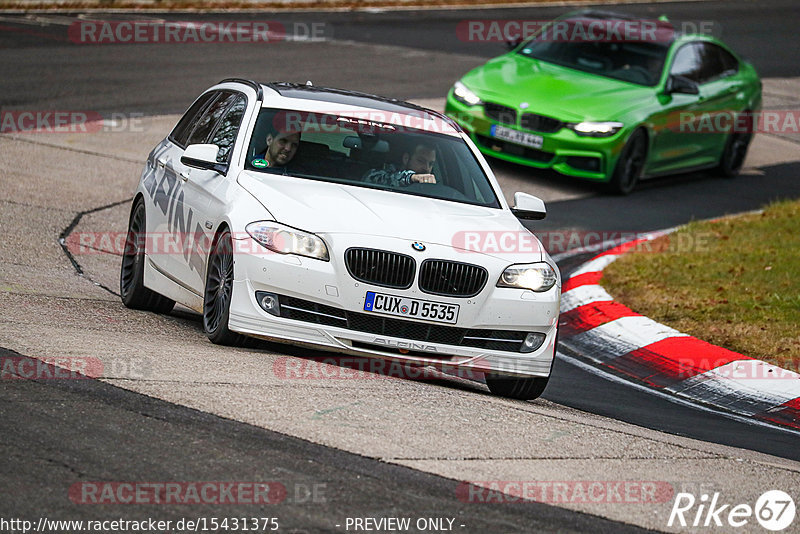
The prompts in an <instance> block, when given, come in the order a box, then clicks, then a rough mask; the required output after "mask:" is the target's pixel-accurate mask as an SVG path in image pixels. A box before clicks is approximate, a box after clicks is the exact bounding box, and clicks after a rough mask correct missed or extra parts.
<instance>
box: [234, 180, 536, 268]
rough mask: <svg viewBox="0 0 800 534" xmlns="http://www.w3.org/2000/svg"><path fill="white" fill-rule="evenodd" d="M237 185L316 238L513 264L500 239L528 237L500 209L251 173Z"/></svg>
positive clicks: (279, 217)
mask: <svg viewBox="0 0 800 534" xmlns="http://www.w3.org/2000/svg"><path fill="white" fill-rule="evenodd" d="M238 182H239V184H240V185H241V186H242V187H243V188H244V189H245V190H247V191H248V192H249V193H250V194H251V195H253V196H254V197H255V198H256V199H258V200H259V202H261V203H262V204H263V205H264V207H266V208H267V209H268V210H269V212H270V213H272V215H273V216H274V217H275V220H276V221H278V222H280V223H283V224H286V225H289V226H292V227H294V228H298V229H300V230H306V231H308V232H313V233H315V234H335V233H346V234H360V235H365V236H379V237H388V238H400V239H408V240H409V241H422V242H423V243H428V244H438V245H444V246H454V247H456V248H466V249H467V250H476V249H477V250H480V251H482V252H484V253H486V254H487V255H489V256H495V257H504V259H509V257H510V256H512V255H509V254H508V253H503V254H493V252H495V251H498V250H500V249H499V248H498V247H500V246H502V244H498V240H499V239H501V238H502V236H504V235H506V240H507V243H511V242H512V240H513V239H514V238H515V236H517V235H519V234H520V233H528V230H526V229H525V227H524V226H522V224H521V223H520V222H519V220H517V218H516V217H515V216H514V215H513V214H512V213H511V212H510V211H508V210H503V209H499V208H484V207H480V206H471V205H468V204H461V203H458V202H449V201H445V200H436V199H432V198H425V197H420V196H415V195H407V194H402V193H393V192H391V191H382V190H379V189H370V188H366V187H357V186H349V185H341V184H334V183H328V182H321V181H316V180H308V179H304V178H294V177H291V176H282V175H278V174H269V173H260V172H252V171H244V172H242V173H241V174H240V175H239V178H238ZM508 234H510V237H509V236H508ZM485 245H488V246H485ZM526 245H530V243H529V242H526ZM531 254H534V255H536V254H538V255H539V256H540V258H541V245H540V244H539V242H538V241H536V242H535V244H533V245H532V247H529V248H528V249H527V250H526V251H525V256H526V257H527V259H529V260H530V257H531Z"/></svg>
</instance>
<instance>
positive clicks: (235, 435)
mask: <svg viewBox="0 0 800 534" xmlns="http://www.w3.org/2000/svg"><path fill="white" fill-rule="evenodd" d="M625 10H626V11H629V12H632V13H636V14H642V15H650V16H653V15H658V14H661V13H662V12H667V13H669V14H670V16H671V17H672V18H674V19H682V20H694V21H702V20H709V19H713V20H714V21H715V22H716V23H717V24H718V27H720V28H721V29H722V37H723V38H724V39H725V40H726V42H728V43H729V44H731V45H732V46H733V47H734V48H735V49H737V50H740V51H743V52H744V53H745V55H747V56H748V57H749V58H750V59H751V60H752V61H753V62H754V63H755V65H756V67H757V69H758V70H759V72H760V73H761V74H762V76H772V77H792V76H798V75H800V61H798V52H797V48H796V46H795V38H796V28H795V27H794V26H795V24H796V21H797V20H800V10H799V9H798V6H797V4H796V3H795V2H791V1H771V2H757V3H756V2H745V1H726V2H688V3H675V4H659V5H655V6H644V5H642V6H635V5H632V6H625ZM563 11H564V9H563V8H541V9H537V10H536V11H535V17H536V18H539V17H541V18H549V17H552V16H554V15H557V14H560V13H562V12H563ZM117 16H119V17H120V18H124V15H117ZM530 16H531V15H530V11H529V10H503V11H483V10H481V11H474V12H426V13H416V12H404V13H375V14H356V15H352V14H347V15H345V14H338V13H315V14H293V15H289V14H282V15H275V14H270V15H268V18H269V19H270V20H280V21H283V22H285V23H286V24H287V25H290V24H291V23H293V22H309V21H317V22H324V23H325V24H326V31H327V32H329V33H330V35H331V36H332V37H333V38H334V39H335V40H337V41H347V42H351V43H355V44H353V45H352V51H353V53H354V55H358V54H361V53H363V50H364V48H362V47H365V48H366V49H369V50H372V51H373V53H374V54H375V57H376V58H379V61H375V62H374V63H373V64H369V63H367V62H358V66H355V65H354V61H353V58H351V57H348V56H347V54H346V51H347V50H344V51H343V49H341V48H340V49H339V50H338V51H339V52H340V53H341V55H339V56H338V57H329V56H324V55H323V53H324V47H325V43H296V44H295V43H278V44H275V45H270V46H274V47H275V48H274V50H270V53H269V54H264V53H263V50H262V49H260V48H259V47H258V46H253V45H220V46H210V45H203V46H197V47H193V46H185V47H183V48H178V49H177V50H178V51H179V53H175V52H174V50H175V47H171V48H168V47H162V46H160V45H119V46H103V47H89V46H81V45H74V44H72V43H70V42H69V41H68V40H66V37H65V26H63V25H52V24H43V25H41V26H32V25H30V24H15V23H14V22H13V20H11V18H12V17H9V16H4V17H3V21H2V22H1V23H0V58H2V65H3V71H4V72H3V76H2V78H0V95H2V96H0V105H1V106H2V108H3V109H31V108H41V109H59V108H61V109H91V110H96V111H100V112H123V113H125V112H128V113H129V112H141V113H145V114H153V115H155V114H167V113H181V112H182V111H183V110H184V109H185V107H186V106H187V104H188V103H189V102H190V101H191V100H192V99H193V98H194V96H195V95H196V94H197V93H199V92H200V91H202V90H203V89H204V88H205V87H207V86H208V85H209V84H211V83H213V82H214V81H216V80H218V79H221V78H224V77H228V76H233V75H236V76H245V77H252V78H256V79H259V80H271V79H287V80H292V81H305V79H313V80H314V81H315V82H316V83H317V84H320V85H329V86H340V87H348V88H353V89H358V90H364V91H369V92H376V93H381V94H388V95H392V96H397V97H400V98H434V97H441V95H442V94H443V93H444V92H445V91H446V90H447V89H448V88H449V86H450V85H451V83H452V81H453V80H454V79H456V78H457V77H458V76H459V75H460V74H461V73H463V72H464V71H465V70H466V69H467V68H470V67H471V66H474V65H477V64H479V63H480V62H481V60H482V59H486V58H489V57H492V56H494V55H496V54H497V53H499V52H500V51H502V45H499V44H497V43H483V44H478V43H464V42H461V41H459V40H458V39H457V38H456V37H455V25H456V24H457V22H458V21H461V20H464V19H471V18H479V19H492V18H515V17H530ZM164 18H167V19H169V18H175V19H181V20H186V19H187V18H188V16H181V15H165V16H164ZM191 18H200V19H205V20H253V19H256V18H258V19H259V20H262V19H263V18H264V16H263V15H255V14H252V13H247V14H224V15H203V16H200V17H197V16H192V17H191ZM764 43H770V45H769V46H765V45H764ZM398 47H401V48H402V49H404V50H405V52H404V53H403V55H401V56H399V57H398V56H397V51H398ZM429 51H436V52H440V53H441V52H446V53H450V54H452V60H451V61H447V62H441V61H440V60H437V61H435V62H429V61H428V59H427V56H426V52H429ZM390 60H392V61H391V62H390ZM389 65H390V66H391V68H389ZM492 163H493V165H497V166H498V167H499V168H504V169H508V168H509V167H510V166H509V165H507V164H504V163H502V162H492ZM762 171H763V176H760V177H759V179H758V180H733V181H722V180H719V179H715V178H711V177H709V176H706V175H704V174H702V173H700V174H692V175H687V176H684V177H679V178H669V179H661V180H658V181H656V182H653V183H648V184H645V185H643V186H642V187H641V188H640V189H639V190H637V192H636V193H635V194H634V195H633V196H631V197H628V198H619V197H609V196H604V195H600V194H597V193H596V191H595V190H594V189H593V188H592V186H590V185H587V184H581V183H577V184H576V183H567V184H566V185H565V186H564V187H566V188H567V189H570V190H571V191H572V192H575V191H577V194H576V195H575V197H576V198H572V199H570V200H565V201H561V202H553V203H550V204H549V205H548V208H549V212H550V216H549V217H548V219H547V220H546V221H544V223H543V224H538V225H537V226H536V228H535V229H536V230H537V231H545V230H556V229H563V228H576V229H584V230H594V231H604V230H608V231H628V232H630V231H646V230H654V229H659V228H664V227H669V226H673V225H676V224H681V223H685V222H687V221H689V220H692V219H702V218H708V217H715V216H719V215H724V214H726V213H734V212H739V211H745V210H750V209H756V208H758V207H760V206H762V205H763V204H764V203H766V202H769V201H771V200H774V199H778V198H796V197H798V196H800V185H798V181H797V179H796V176H797V174H798V171H800V165H798V164H795V163H789V164H780V165H774V166H772V167H768V168H764V169H762ZM512 172H519V170H518V169H517V170H516V171H514V170H513V169H512ZM544 174H545V175H544V177H542V178H541V179H542V180H543V181H544V182H545V183H546V184H549V185H553V184H555V185H556V186H560V184H561V183H562V182H563V181H564V178H563V177H558V176H555V175H549V174H547V173H544ZM581 259H585V258H580V257H579V258H573V259H572V260H570V261H569V262H565V263H562V264H561V268H562V272H563V273H564V274H565V275H566V274H568V273H569V271H570V270H571V269H573V268H574V267H575V266H576V264H577V262H578V261H580V260H581ZM278 350H280V349H278ZM287 353H289V354H290V353H291V352H287ZM0 397H2V407H1V408H0V414H2V417H0V428H2V431H1V432H0V436H1V437H0V450H2V454H3V456H4V458H9V459H11V460H12V461H9V462H4V463H3V466H2V467H0V480H2V481H3V484H2V490H0V492H2V493H0V494H2V498H3V500H4V502H6V503H9V506H7V507H6V508H7V509H8V510H9V511H13V512H14V513H15V514H16V515H18V516H29V517H33V516H39V515H42V510H47V511H48V512H50V511H51V512H52V513H53V515H58V513H59V512H63V513H67V512H74V508H72V507H71V506H70V504H69V503H64V502H63V494H57V493H56V491H55V489H54V488H61V487H63V486H64V485H67V486H68V485H69V484H70V483H72V482H74V480H75V479H76V475H77V476H78V478H79V479H86V480H96V479H104V478H111V479H116V480H137V479H138V480H144V479H150V480H169V479H172V480H193V479H194V480H197V479H210V478H213V475H214V474H216V475H217V476H218V477H220V478H224V479H226V480H227V479H238V480H242V479H247V476H248V474H249V473H252V472H253V471H255V470H258V471H259V472H262V473H267V472H270V470H273V471H275V472H277V473H279V474H280V475H281V476H282V477H284V479H285V480H291V481H292V482H293V483H294V484H296V485H297V487H303V485H304V484H312V483H314V482H319V481H325V482H326V483H327V495H326V497H327V499H326V500H325V501H324V502H320V503H317V504H315V505H314V506H307V503H292V502H288V503H285V504H284V505H282V507H281V517H282V518H285V523H286V525H287V528H289V529H291V528H297V529H305V530H307V531H308V532H321V531H325V530H326V529H331V517H333V516H335V515H336V514H338V516H339V517H345V516H370V515H381V514H387V513H392V510H394V511H397V510H403V511H405V512H406V513H407V512H408V511H413V512H414V515H415V516H424V515H431V516H435V515H439V516H452V517H459V518H463V519H464V522H465V523H466V524H469V526H470V529H469V532H473V531H475V532H478V531H485V530H488V529H490V528H491V529H492V530H495V531H504V532H511V531H519V532H524V531H534V530H536V531H538V530H543V531H555V530H559V531H573V532H585V531H588V530H596V531H599V532H622V531H626V529H631V530H634V529H633V527H630V526H629V525H623V524H619V523H614V522H611V521H608V520H605V519H601V518H597V517H594V516H589V515H584V514H579V513H575V512H571V511H566V510H564V509H561V508H557V507H552V506H546V505H538V504H526V505H509V506H503V507H502V508H495V507H492V508H488V507H487V508H484V507H477V509H476V507H469V509H467V508H464V507H463V506H461V504H462V503H459V502H458V501H457V500H455V499H454V498H452V497H450V498H445V497H442V495H448V496H452V495H453V485H454V482H453V481H451V480H447V479H444V478H440V477H437V476H433V475H428V474H425V473H422V472H419V471H415V470H413V469H408V468H405V467H399V466H396V465H389V464H384V463H381V462H376V461H375V460H372V459H368V458H364V457H361V456H358V455H353V454H351V453H347V452H343V451H339V450H336V449H332V448H327V447H322V446H319V445H315V444H312V443H309V442H306V441H303V440H300V439H297V438H292V437H289V436H285V435H283V434H279V433H275V432H270V431H267V430H264V429H261V428H257V427H253V426H249V425H245V424H242V423H237V422H234V421H230V420H226V419H222V418H219V417H216V416H213V415H209V414H205V413H202V412H197V411H195V410H192V409H189V408H184V407H181V406H177V405H174V404H170V403H166V402H163V401H159V400H156V399H153V398H150V397H145V396H142V395H139V394H136V393H132V392H128V391H125V390H121V389H119V388H116V387H113V386H110V385H108V384H104V383H101V382H97V381H93V380H86V381H68V382H67V383H61V382H59V381H19V382H14V383H13V384H9V383H4V384H3V385H2V387H1V388H0ZM544 397H545V398H546V399H548V400H550V401H553V402H555V403H558V404H562V405H566V406H570V407H573V408H577V409H579V410H583V411H587V412H591V413H595V414H599V415H604V416H608V417H611V418H614V419H618V420H622V421H626V422H630V423H633V424H635V425H639V426H642V427H645V428H652V429H655V430H661V431H665V432H668V433H671V434H675V435H679V436H689V437H693V438H696V439H700V440H706V441H711V442H715V443H721V444H725V445H731V446H734V447H741V448H744V449H749V450H753V451H760V452H764V453H767V454H772V455H775V456H780V457H784V458H790V459H794V460H798V459H800V450H799V449H798V448H797V446H796V445H797V436H796V435H794V434H789V433H787V432H783V431H780V430H770V429H765V428H764V427H755V426H753V425H750V424H746V423H743V422H738V421H733V420H731V419H728V418H725V417H722V416H720V415H719V414H714V413H709V412H705V411H700V410H695V409H692V408H688V407H686V406H682V405H677V404H674V403H671V402H668V401H665V400H663V399H660V398H657V397H654V396H652V395H650V394H648V393H645V392H642V391H639V390H634V389H631V388H629V387H627V386H625V385H622V384H620V383H617V382H614V381H609V380H606V379H604V378H602V377H599V376H597V375H595V374H593V373H590V372H587V371H585V370H582V369H580V368H578V367H575V366H573V365H570V364H568V363H566V362H564V361H558V362H557V363H556V367H555V369H554V374H553V378H552V380H551V382H550V385H549V387H548V389H547V391H546V393H545V395H544ZM21 411H24V412H25V416H24V418H22V417H19V415H18V414H19V413H20V412H21ZM15 414H16V416H15ZM101 421H106V422H108V423H107V424H101V423H99V422H101ZM112 422H113V423H112ZM54 443H58V444H64V445H67V446H66V447H55V446H53V444H54ZM187 457H191V458H192V460H193V461H192V462H186V461H184V460H185V458H187ZM198 466H200V467H198ZM276 466H280V467H276ZM46 488H50V489H51V490H52V491H49V490H47V489H46ZM43 489H44V491H43ZM33 495H35V496H36V498H31V497H32V496H33ZM290 500H291V499H290ZM390 503H391V504H390ZM301 504H302V505H301ZM130 511H131V512H132V513H131V515H132V516H135V515H136V514H139V513H141V515H143V516H144V515H147V514H146V512H147V510H138V509H136V510H134V508H131V509H130ZM106 512H107V511H106V510H104V509H103V508H102V507H98V508H91V507H89V508H82V509H81V514H82V516H83V517H85V518H90V517H98V518H104V517H105V516H106V515H107V514H106ZM191 512H192V510H191V507H189V508H181V509H172V508H162V509H161V510H159V514H160V515H164V514H167V515H164V519H168V518H169V517H180V516H187V515H191ZM202 512H203V514H204V515H210V511H209V509H208V508H203V510H202ZM215 512H216V510H215ZM250 512H252V509H248V511H247V513H248V514H249V513H250ZM269 512H270V511H269V510H265V511H264V513H269ZM223 513H224V514H225V515H236V514H235V510H232V509H230V508H227V509H224V510H220V511H219V514H220V515H221V514H223ZM62 515H63V514H62ZM259 515H261V514H259ZM282 521H283V519H282ZM473 528H474V529H475V530H472V529H473ZM282 530H283V529H282Z"/></svg>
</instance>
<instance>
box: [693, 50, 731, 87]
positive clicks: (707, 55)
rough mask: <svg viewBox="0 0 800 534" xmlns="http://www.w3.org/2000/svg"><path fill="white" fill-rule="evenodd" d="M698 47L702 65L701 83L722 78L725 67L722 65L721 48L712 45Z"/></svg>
mask: <svg viewBox="0 0 800 534" xmlns="http://www.w3.org/2000/svg"><path fill="white" fill-rule="evenodd" d="M697 47H698V50H699V52H700V59H701V63H702V69H701V81H700V82H699V83H705V82H710V81H712V80H717V79H719V78H722V76H723V72H724V71H725V67H724V66H723V65H722V56H721V55H720V48H719V47H718V46H716V45H713V44H711V43H699V44H698V45H697Z"/></svg>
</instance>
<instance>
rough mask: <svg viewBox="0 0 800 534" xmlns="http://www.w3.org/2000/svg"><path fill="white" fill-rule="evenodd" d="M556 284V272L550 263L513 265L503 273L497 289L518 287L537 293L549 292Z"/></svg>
mask: <svg viewBox="0 0 800 534" xmlns="http://www.w3.org/2000/svg"><path fill="white" fill-rule="evenodd" d="M555 283H556V272H555V270H554V269H553V268H552V267H551V266H550V264H549V263H545V262H539V263H528V264H519V265H512V266H510V267H508V268H506V270H505V271H503V274H501V275H500V279H499V280H498V281H497V287H518V288H521V289H530V290H531V291H536V292H537V293H543V292H545V291H548V290H549V289H550V288H551V287H553V286H554V285H555Z"/></svg>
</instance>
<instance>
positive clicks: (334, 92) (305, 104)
mask: <svg viewBox="0 0 800 534" xmlns="http://www.w3.org/2000/svg"><path fill="white" fill-rule="evenodd" d="M223 83H238V84H243V85H247V86H248V87H250V88H251V89H253V90H255V91H256V94H257V97H258V100H260V101H262V102H266V98H265V91H269V92H271V93H272V94H273V95H274V96H277V97H278V98H280V99H287V102H286V104H291V105H292V107H293V108H296V109H303V110H307V111H315V109H314V108H315V107H316V106H315V104H317V103H319V104H321V105H320V106H318V107H319V111H321V112H330V111H331V110H334V111H336V112H340V113H343V114H348V112H352V113H354V114H356V115H361V114H359V111H361V110H367V111H379V112H382V113H380V114H379V115H380V116H381V117H385V118H386V120H383V121H381V120H380V119H378V118H374V119H373V120H375V121H378V122H387V123H399V124H404V125H405V126H408V125H409V124H408V120H405V121H404V120H403V119H401V117H409V116H410V117H414V118H417V119H419V120H416V121H413V123H414V124H416V125H418V126H419V125H425V124H427V125H429V126H430V125H431V124H435V125H436V126H434V127H433V128H432V129H430V131H434V132H438V133H445V134H451V135H452V134H456V135H458V134H460V133H462V132H463V130H462V128H461V127H460V126H459V125H458V123H456V122H455V121H454V120H453V119H451V118H450V117H448V116H446V115H444V114H442V113H439V112H438V111H434V110H432V109H428V108H425V107H422V106H418V105H416V104H412V103H410V102H405V101H403V100H398V99H396V98H389V97H385V96H380V95H374V94H370V93H362V92H359V91H352V90H348V89H337V88H333V87H322V86H314V85H311V84H310V82H309V83H307V84H298V83H291V82H268V83H261V82H255V81H253V80H247V79H243V78H226V79H224V80H222V81H220V82H219V84H223ZM219 84H218V85H219ZM265 105H266V104H265ZM370 117H374V115H373V114H370ZM423 129H427V128H426V127H425V126H423Z"/></svg>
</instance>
